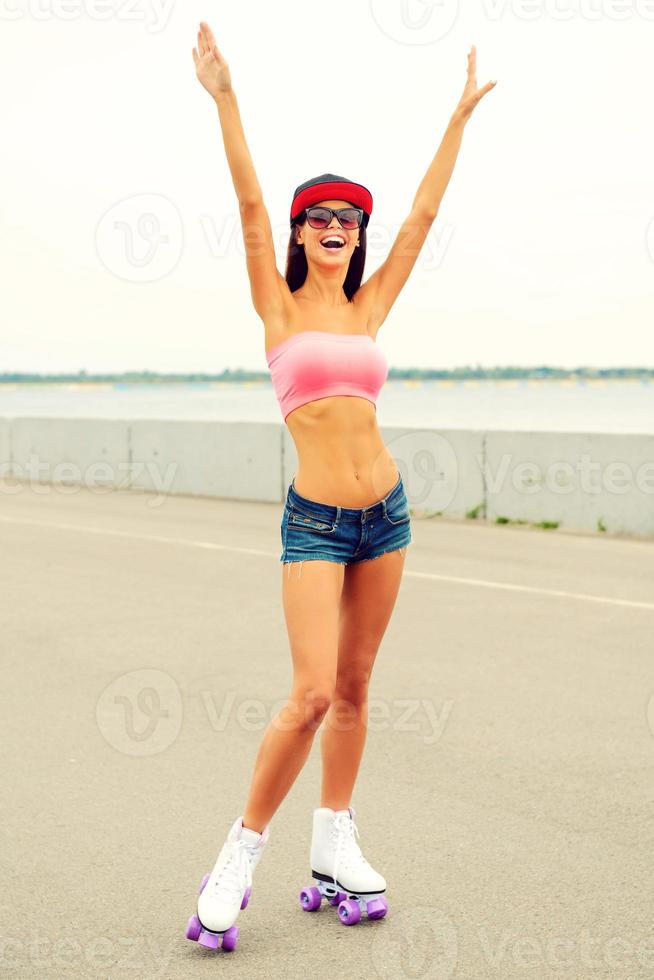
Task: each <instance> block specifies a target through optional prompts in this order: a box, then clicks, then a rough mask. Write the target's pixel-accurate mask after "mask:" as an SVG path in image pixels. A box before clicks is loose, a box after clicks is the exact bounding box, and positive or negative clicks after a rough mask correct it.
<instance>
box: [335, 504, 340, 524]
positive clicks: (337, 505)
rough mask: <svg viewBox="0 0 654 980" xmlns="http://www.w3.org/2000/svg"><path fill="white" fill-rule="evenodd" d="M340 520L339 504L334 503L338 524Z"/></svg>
mask: <svg viewBox="0 0 654 980" xmlns="http://www.w3.org/2000/svg"><path fill="white" fill-rule="evenodd" d="M340 521H341V505H340V504H336V523H337V524H340Z"/></svg>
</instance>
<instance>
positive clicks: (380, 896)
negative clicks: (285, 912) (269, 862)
mask: <svg viewBox="0 0 654 980" xmlns="http://www.w3.org/2000/svg"><path fill="white" fill-rule="evenodd" d="M354 816H355V811H354V809H353V807H348V809H347V810H331V809H330V808H329V807H326V806H321V807H318V808H317V809H316V810H314V811H313V837H312V838H311V874H312V875H313V878H314V881H315V882H316V884H315V885H310V886H309V887H307V888H303V889H302V891H301V892H300V905H301V906H302V908H303V909H304V910H305V911H306V912H315V911H316V910H317V909H319V908H320V904H321V902H322V900H323V898H326V899H327V900H328V902H329V904H330V905H337V906H338V917H339V919H340V920H341V922H342V923H343V925H346V926H353V925H356V923H357V922H358V921H359V919H360V918H361V915H362V913H363V912H365V913H366V914H367V916H368V918H369V919H383V918H384V916H385V915H386V912H387V911H388V903H387V902H386V898H385V896H384V892H385V891H386V880H385V879H384V878H383V877H382V875H380V874H379V872H377V871H375V870H374V868H372V867H371V866H370V865H369V864H368V862H367V861H366V859H365V857H364V856H363V854H362V853H361V848H360V847H359V845H358V844H357V841H356V838H357V837H358V836H359V831H358V829H357V826H356V824H355V822H354Z"/></svg>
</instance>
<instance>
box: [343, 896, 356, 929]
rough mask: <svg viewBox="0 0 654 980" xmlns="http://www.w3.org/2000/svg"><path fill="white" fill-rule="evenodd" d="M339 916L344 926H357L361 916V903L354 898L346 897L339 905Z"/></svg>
mask: <svg viewBox="0 0 654 980" xmlns="http://www.w3.org/2000/svg"><path fill="white" fill-rule="evenodd" d="M338 917H339V919H340V920H341V922H342V923H343V925H344V926H355V925H356V924H357V922H358V921H359V919H360V918H361V909H360V908H359V903H358V902H355V901H354V899H353V898H346V899H345V901H344V902H341V904H340V905H339V906H338Z"/></svg>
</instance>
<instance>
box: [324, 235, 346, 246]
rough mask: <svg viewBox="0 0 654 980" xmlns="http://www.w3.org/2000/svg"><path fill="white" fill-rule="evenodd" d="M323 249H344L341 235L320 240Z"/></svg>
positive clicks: (328, 236)
mask: <svg viewBox="0 0 654 980" xmlns="http://www.w3.org/2000/svg"><path fill="white" fill-rule="evenodd" d="M320 244H321V246H322V247H323V248H336V249H338V248H345V239H344V238H343V236H342V235H326V236H325V237H324V238H321V239H320Z"/></svg>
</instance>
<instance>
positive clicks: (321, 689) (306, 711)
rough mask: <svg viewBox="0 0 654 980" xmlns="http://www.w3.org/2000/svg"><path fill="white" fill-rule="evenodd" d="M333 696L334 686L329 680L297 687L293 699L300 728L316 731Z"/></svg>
mask: <svg viewBox="0 0 654 980" xmlns="http://www.w3.org/2000/svg"><path fill="white" fill-rule="evenodd" d="M333 697H334V687H333V685H332V684H329V683H327V682H317V683H314V684H309V685H303V686H302V687H299V688H297V689H296V690H295V691H294V692H293V695H292V697H291V701H292V703H293V705H294V707H295V711H296V718H297V725H298V728H300V729H301V730H303V731H308V730H313V731H315V729H316V728H317V727H318V726H319V725H320V722H321V721H322V720H323V718H324V717H325V715H326V714H327V712H328V710H329V706H330V704H331V703H332V699H333Z"/></svg>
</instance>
